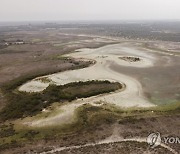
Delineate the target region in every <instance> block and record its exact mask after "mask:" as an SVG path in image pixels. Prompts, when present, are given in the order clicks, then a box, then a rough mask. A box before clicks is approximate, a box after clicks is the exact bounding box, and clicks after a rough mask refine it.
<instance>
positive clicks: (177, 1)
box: [0, 0, 180, 21]
mask: <svg viewBox="0 0 180 154" xmlns="http://www.w3.org/2000/svg"><path fill="white" fill-rule="evenodd" d="M144 19H146V20H150V19H172V20H173V19H178V20H179V19H180V0H0V21H22V20H25V21H29V20H144Z"/></svg>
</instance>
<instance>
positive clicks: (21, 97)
mask: <svg viewBox="0 0 180 154" xmlns="http://www.w3.org/2000/svg"><path fill="white" fill-rule="evenodd" d="M121 88H122V85H121V84H120V83H111V82H109V81H87V82H74V83H69V84H66V85H61V86H57V85H50V86H49V87H48V88H47V89H46V90H44V91H43V92H42V93H25V92H10V93H9V94H7V99H8V102H9V103H8V104H7V105H6V107H5V108H3V110H2V111H1V113H0V117H1V118H2V120H8V119H17V118H23V117H26V116H33V115H35V114H37V113H38V112H40V111H42V109H43V108H46V107H48V106H49V105H51V104H52V103H54V102H60V103H63V102H65V101H72V100H75V99H77V98H86V97H90V96H95V95H99V94H103V93H109V92H113V91H116V90H118V89H121Z"/></svg>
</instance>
